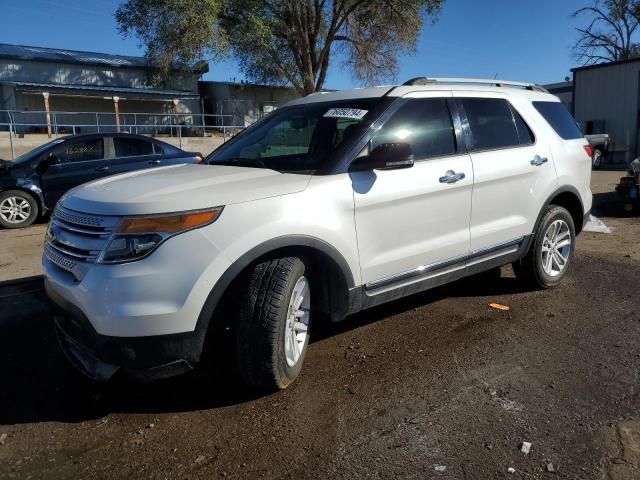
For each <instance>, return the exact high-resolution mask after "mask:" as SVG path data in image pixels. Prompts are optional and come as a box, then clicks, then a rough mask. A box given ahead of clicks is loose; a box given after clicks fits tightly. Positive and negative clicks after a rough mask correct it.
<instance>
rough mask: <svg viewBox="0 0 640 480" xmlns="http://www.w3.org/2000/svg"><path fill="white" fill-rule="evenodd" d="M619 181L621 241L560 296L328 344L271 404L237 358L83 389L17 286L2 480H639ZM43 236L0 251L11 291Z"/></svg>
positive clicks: (27, 287) (441, 304)
mask: <svg viewBox="0 0 640 480" xmlns="http://www.w3.org/2000/svg"><path fill="white" fill-rule="evenodd" d="M619 176H620V173H619V172H595V173H594V176H593V191H594V193H595V201H596V206H595V212H594V213H596V214H597V215H598V216H599V217H600V218H601V219H602V220H603V221H604V222H605V223H606V224H607V225H609V226H612V227H614V228H615V231H614V233H613V234H611V235H604V234H592V233H585V234H583V235H581V236H580V238H579V241H578V249H577V253H576V256H575V258H574V263H573V265H572V267H571V271H570V273H569V275H568V278H567V279H566V280H565V281H564V282H563V283H562V284H561V285H560V286H559V287H558V288H556V289H554V290H550V291H528V290H526V289H523V287H522V286H521V285H520V284H519V283H518V282H517V281H516V280H515V278H514V277H513V274H512V272H511V270H510V268H503V269H502V272H501V275H500V276H498V275H497V274H496V272H491V273H489V274H485V275H482V276H480V277H473V278H470V279H467V280H465V281H461V282H457V283H455V284H452V285H449V286H446V287H442V288H438V289H436V290H433V291H430V292H427V293H424V294H420V295H416V296H413V297H411V298H408V299H405V300H402V301H399V302H395V303H392V304H389V305H386V306H383V307H380V308H377V309H374V310H372V311H368V312H364V313H362V314H359V315H356V316H354V317H351V318H349V319H348V320H346V321H345V322H342V323H340V324H335V325H316V326H315V329H314V332H313V336H312V344H311V345H310V348H309V351H308V355H307V359H306V363H305V368H304V371H303V373H302V375H301V377H300V378H299V379H298V381H297V382H295V383H294V384H293V385H292V386H291V387H290V388H289V389H287V390H285V391H282V392H279V393H275V394H270V395H261V394H259V393H256V392H252V391H250V390H247V389H245V388H244V387H242V386H241V385H240V384H238V383H237V382H236V381H235V377H234V375H233V368H232V367H231V366H230V365H229V364H228V363H227V362H225V361H224V355H221V360H220V368H219V369H218V370H217V371H216V372H211V371H201V372H197V373H194V374H192V375H190V376H186V377H182V378H177V379H173V380H170V381H165V382H159V383H156V384H151V385H141V384H135V383H131V382H127V381H124V380H116V381H115V382H113V383H110V384H95V383H92V382H89V381H87V380H84V379H83V378H82V377H80V376H79V375H78V374H76V373H75V372H74V371H72V370H71V368H70V367H68V366H67V365H66V363H65V361H64V359H63V358H61V356H60V354H59V353H58V350H57V347H56V345H55V338H54V335H53V330H52V326H51V319H50V314H49V312H48V308H47V304H46V301H45V298H44V295H43V293H42V290H41V285H40V283H39V282H38V281H31V282H21V283H15V284H11V283H6V282H5V283H4V284H0V299H1V300H0V479H5V478H16V479H22V478H34V479H35V478H55V479H65V478H74V479H76V478H117V479H120V478H122V479H130V478H154V479H155V478H157V479H165V478H171V479H173V478H180V479H185V478H190V479H191V478H193V479H196V478H207V479H209V478H222V477H226V478H249V479H252V478H417V479H423V478H424V479H484V478H489V479H491V478H526V479H533V478H571V479H574V478H579V479H611V480H623V479H624V480H627V479H640V378H639V377H640V298H639V296H638V290H639V289H640V243H639V242H638V239H639V238H640V218H639V217H637V216H636V217H629V216H627V215H625V214H623V213H622V210H621V208H620V205H618V204H617V203H616V201H615V195H613V194H611V193H610V192H611V191H612V190H613V185H614V184H615V183H616V181H617V178H618V177H619ZM42 235H43V227H42V226H35V227H33V228H31V229H28V230H23V231H20V232H7V231H0V245H2V251H1V252H0V265H1V266H0V276H1V278H3V279H9V278H22V277H29V276H32V275H35V274H37V273H39V254H40V247H41V239H42ZM489 302H499V303H502V304H506V305H508V306H510V307H511V310H509V311H497V310H493V309H490V308H488V306H487V304H488V303H489ZM522 442H531V444H532V446H531V450H530V452H529V453H528V454H525V453H522V452H521V451H520V445H521V443H522ZM510 468H512V469H514V472H513V473H509V471H508V469H510Z"/></svg>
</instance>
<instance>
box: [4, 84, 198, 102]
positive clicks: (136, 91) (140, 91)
mask: <svg viewBox="0 0 640 480" xmlns="http://www.w3.org/2000/svg"><path fill="white" fill-rule="evenodd" d="M3 83H5V84H8V85H15V86H16V87H17V89H18V90H20V91H27V92H43V91H48V92H50V93H54V94H55V93H59V94H61V93H69V94H76V95H82V94H83V93H84V94H91V93H96V94H99V95H100V96H103V95H106V94H114V93H117V94H124V95H133V96H143V97H152V96H154V97H164V98H169V99H173V98H181V99H194V98H196V99H197V98H200V97H199V96H198V94H196V93H193V92H186V91H183V90H162V89H155V88H131V87H111V86H108V85H99V86H94V85H58V84H54V83H30V82H3Z"/></svg>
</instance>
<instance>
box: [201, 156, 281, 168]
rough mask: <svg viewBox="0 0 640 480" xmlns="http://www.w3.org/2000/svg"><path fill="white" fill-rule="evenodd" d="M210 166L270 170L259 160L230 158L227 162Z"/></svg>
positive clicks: (213, 163) (214, 162)
mask: <svg viewBox="0 0 640 480" xmlns="http://www.w3.org/2000/svg"><path fill="white" fill-rule="evenodd" d="M209 165H232V166H236V167H258V168H266V169H269V170H272V169H270V168H269V167H267V166H266V165H265V163H264V162H263V161H262V160H261V159H259V158H239V157H238V158H228V159H226V160H221V161H219V162H216V161H213V162H211V163H210V164H209Z"/></svg>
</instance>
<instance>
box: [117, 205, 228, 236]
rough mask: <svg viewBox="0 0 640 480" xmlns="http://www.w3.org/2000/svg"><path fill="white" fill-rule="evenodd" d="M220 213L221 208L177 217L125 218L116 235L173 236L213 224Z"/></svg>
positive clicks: (182, 214)
mask: <svg viewBox="0 0 640 480" xmlns="http://www.w3.org/2000/svg"><path fill="white" fill-rule="evenodd" d="M220 212H222V208H221V207H218V208H214V209H211V210H207V211H204V212H194V213H181V214H179V215H163V216H153V217H139V218H136V217H133V218H125V219H123V220H122V221H121V222H120V225H118V228H117V229H116V232H118V233H153V232H161V233H166V234H168V235H173V234H176V233H179V232H183V231H185V230H191V229H192V228H197V227H202V226H203V225H207V224H209V223H211V222H213V221H214V220H215V219H216V218H218V216H219V215H220Z"/></svg>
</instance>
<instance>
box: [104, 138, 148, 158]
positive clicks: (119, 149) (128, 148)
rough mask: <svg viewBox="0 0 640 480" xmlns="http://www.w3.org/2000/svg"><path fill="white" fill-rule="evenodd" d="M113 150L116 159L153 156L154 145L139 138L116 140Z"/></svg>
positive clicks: (114, 140)
mask: <svg viewBox="0 0 640 480" xmlns="http://www.w3.org/2000/svg"><path fill="white" fill-rule="evenodd" d="M113 148H114V150H115V154H116V157H137V156H140V155H153V144H152V143H151V142H147V141H145V140H140V139H139V138H114V139H113Z"/></svg>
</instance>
